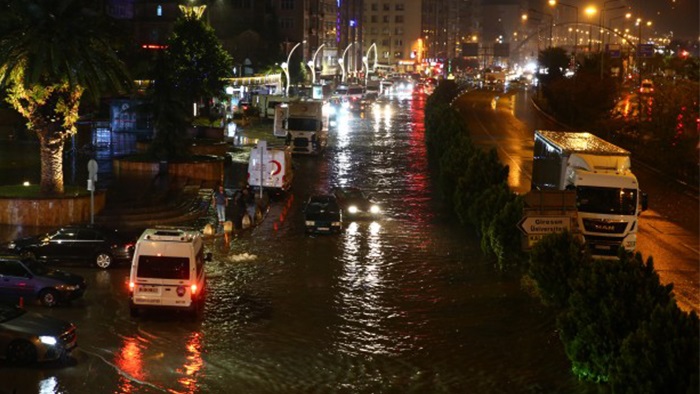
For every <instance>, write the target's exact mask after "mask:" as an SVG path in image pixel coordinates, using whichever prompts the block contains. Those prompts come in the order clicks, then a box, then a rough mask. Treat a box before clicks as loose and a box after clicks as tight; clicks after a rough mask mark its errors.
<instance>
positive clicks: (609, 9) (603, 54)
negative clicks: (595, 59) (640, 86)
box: [598, 0, 632, 79]
mask: <svg viewBox="0 0 700 394" xmlns="http://www.w3.org/2000/svg"><path fill="white" fill-rule="evenodd" d="M611 1H617V0H608V1H606V2H605V3H604V4H603V9H602V10H600V18H599V20H598V23H599V25H600V26H599V27H600V41H601V42H600V44H599V45H601V48H602V51H601V52H600V79H603V68H604V66H603V65H604V63H605V53H604V52H607V51H606V49H605V36H604V35H603V23H604V22H605V20H604V19H603V14H604V13H605V11H613V10H619V9H623V8H625V6H624V5H620V6H617V7H613V8H605V4H607V3H609V2H611ZM627 15H629V16H628V17H631V16H632V14H630V13H627V14H626V15H625V16H627ZM608 30H610V29H608ZM607 33H608V32H606V34H607Z"/></svg>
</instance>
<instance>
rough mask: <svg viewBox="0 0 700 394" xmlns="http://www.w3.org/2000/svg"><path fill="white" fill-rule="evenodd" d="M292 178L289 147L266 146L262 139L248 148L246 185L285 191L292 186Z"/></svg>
mask: <svg viewBox="0 0 700 394" xmlns="http://www.w3.org/2000/svg"><path fill="white" fill-rule="evenodd" d="M293 180H294V169H293V167H292V148H291V147H289V146H279V147H274V146H268V145H267V141H265V140H262V141H259V142H258V145H256V146H255V147H254V148H253V149H251V150H250V158H249V159H248V185H250V186H251V187H252V188H253V189H257V190H260V188H261V187H262V188H263V190H268V191H271V192H274V193H279V192H286V191H287V190H289V188H291V187H292V181H293Z"/></svg>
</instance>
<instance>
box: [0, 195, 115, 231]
mask: <svg viewBox="0 0 700 394" xmlns="http://www.w3.org/2000/svg"><path fill="white" fill-rule="evenodd" d="M104 207H105V193H104V192H103V191H97V192H95V212H94V213H95V214H97V213H98V212H100V211H102V209H103V208H104ZM88 222H90V195H86V196H80V197H75V196H69V197H63V198H36V199H12V198H0V224H13V225H17V226H35V227H54V226H55V227H58V226H63V225H66V224H71V223H88Z"/></svg>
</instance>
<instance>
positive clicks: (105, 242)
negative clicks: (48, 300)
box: [9, 224, 136, 269]
mask: <svg viewBox="0 0 700 394" xmlns="http://www.w3.org/2000/svg"><path fill="white" fill-rule="evenodd" d="M135 244H136V240H135V236H128V235H125V234H122V233H121V232H119V231H118V230H115V229H110V228H106V227H100V226H94V225H89V224H88V225H82V226H67V227H62V228H59V229H57V230H55V231H52V232H49V233H46V234H42V235H38V236H33V237H26V238H20V239H17V240H15V241H13V242H11V243H10V245H9V249H10V250H11V251H13V252H15V253H19V254H20V255H22V256H25V257H33V258H35V259H36V260H39V261H43V262H46V263H76V262H80V263H88V264H94V265H95V266H97V267H99V268H103V269H106V268H109V267H111V266H113V265H114V264H115V263H117V262H130V261H131V258H132V256H133V255H134V245H135Z"/></svg>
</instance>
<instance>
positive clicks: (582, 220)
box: [532, 130, 647, 257]
mask: <svg viewBox="0 0 700 394" xmlns="http://www.w3.org/2000/svg"><path fill="white" fill-rule="evenodd" d="M532 189H533V190H534V189H537V190H574V191H576V210H577V215H576V216H577V225H576V228H577V229H578V231H580V233H581V235H582V236H583V237H584V240H585V243H586V245H587V247H588V248H589V250H590V251H591V253H592V254H593V255H595V256H611V257H614V256H617V254H618V250H619V248H620V247H622V248H624V249H625V250H626V251H628V252H633V251H634V250H635V248H636V247H637V229H638V227H639V226H638V223H637V222H638V217H639V215H640V214H641V212H642V211H644V210H645V209H646V208H647V197H646V194H643V193H642V192H641V191H640V189H639V183H638V182H637V177H636V176H635V175H634V173H632V161H631V159H630V153H629V152H628V151H626V150H625V149H622V148H620V147H618V146H616V145H614V144H612V143H610V142H608V141H605V140H603V139H601V138H599V137H597V136H595V135H593V134H591V133H588V132H566V131H544V130H537V131H535V147H534V152H533V163H532Z"/></svg>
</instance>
